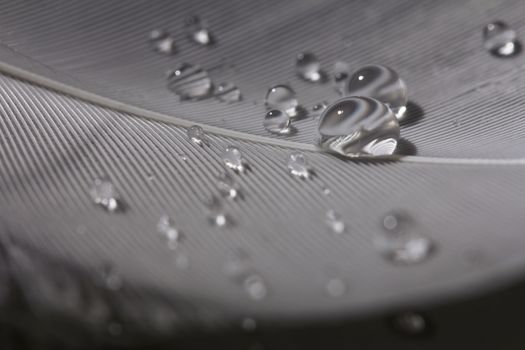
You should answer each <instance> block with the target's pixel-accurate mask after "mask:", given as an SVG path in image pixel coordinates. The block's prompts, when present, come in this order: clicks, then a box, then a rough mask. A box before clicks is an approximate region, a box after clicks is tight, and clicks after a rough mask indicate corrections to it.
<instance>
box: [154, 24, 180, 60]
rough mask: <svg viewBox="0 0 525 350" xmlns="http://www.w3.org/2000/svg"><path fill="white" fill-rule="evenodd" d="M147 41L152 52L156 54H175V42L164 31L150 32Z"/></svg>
mask: <svg viewBox="0 0 525 350" xmlns="http://www.w3.org/2000/svg"><path fill="white" fill-rule="evenodd" d="M149 41H150V43H151V45H152V47H153V50H155V51H157V52H160V53H164V54H168V55H171V54H174V53H175V41H174V40H173V38H172V37H171V36H170V34H169V33H168V32H166V31H164V30H161V29H156V30H152V31H151V32H150V34H149Z"/></svg>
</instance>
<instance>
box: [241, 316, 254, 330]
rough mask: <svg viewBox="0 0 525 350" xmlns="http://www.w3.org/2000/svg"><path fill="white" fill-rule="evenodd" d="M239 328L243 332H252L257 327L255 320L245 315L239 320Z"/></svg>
mask: <svg viewBox="0 0 525 350" xmlns="http://www.w3.org/2000/svg"><path fill="white" fill-rule="evenodd" d="M241 328H242V329H243V331H245V332H253V331H254V330H255V329H256V328H257V322H256V321H255V320H254V319H253V318H250V317H246V318H244V319H243V320H242V322H241Z"/></svg>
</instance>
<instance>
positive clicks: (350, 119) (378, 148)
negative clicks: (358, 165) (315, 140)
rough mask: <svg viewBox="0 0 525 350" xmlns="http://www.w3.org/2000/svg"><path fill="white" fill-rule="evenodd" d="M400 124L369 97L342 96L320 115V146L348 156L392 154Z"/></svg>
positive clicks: (384, 108) (383, 107)
mask: <svg viewBox="0 0 525 350" xmlns="http://www.w3.org/2000/svg"><path fill="white" fill-rule="evenodd" d="M399 133H400V131H399V122H398V120H397V119H396V117H395V115H394V113H393V112H392V110H391V109H390V108H388V107H387V106H386V105H384V104H383V103H381V102H379V101H377V100H374V99H372V98H368V97H345V98H342V99H340V100H339V101H336V102H335V103H333V104H331V105H330V106H328V108H327V109H326V110H325V111H324V112H323V114H322V115H321V120H320V122H319V134H320V135H321V139H320V141H319V146H320V147H322V148H324V149H325V150H327V151H331V152H335V153H339V154H342V155H344V156H347V157H363V156H365V157H366V156H384V155H391V154H393V153H394V151H395V149H396V146H397V142H398V140H399Z"/></svg>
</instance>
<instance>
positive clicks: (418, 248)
mask: <svg viewBox="0 0 525 350" xmlns="http://www.w3.org/2000/svg"><path fill="white" fill-rule="evenodd" d="M374 244H375V246H376V248H377V249H378V250H379V252H380V253H381V254H382V255H383V257H384V258H385V259H387V260H389V261H392V262H393V263H399V264H416V263H420V262H423V261H425V260H427V259H428V258H429V257H430V256H431V255H432V252H433V251H434V249H435V247H434V243H433V241H432V240H431V239H429V238H428V237H425V236H423V235H421V234H419V233H418V232H417V230H416V225H415V222H414V221H413V220H412V218H411V217H410V216H409V215H408V214H406V213H400V212H393V213H389V214H387V215H386V216H385V217H384V218H383V232H382V233H380V234H378V235H377V236H376V237H375V240H374Z"/></svg>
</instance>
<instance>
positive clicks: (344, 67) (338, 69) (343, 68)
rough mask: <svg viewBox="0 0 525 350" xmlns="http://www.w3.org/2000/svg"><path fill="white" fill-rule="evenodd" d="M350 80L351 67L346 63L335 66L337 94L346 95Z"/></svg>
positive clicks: (339, 62) (338, 63) (337, 63)
mask: <svg viewBox="0 0 525 350" xmlns="http://www.w3.org/2000/svg"><path fill="white" fill-rule="evenodd" d="M349 78H350V65H349V64H348V63H346V62H342V61H338V62H336V63H335V64H334V85H335V89H336V90H337V92H339V93H340V94H341V95H344V92H345V90H346V84H347V82H348V79H349Z"/></svg>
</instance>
